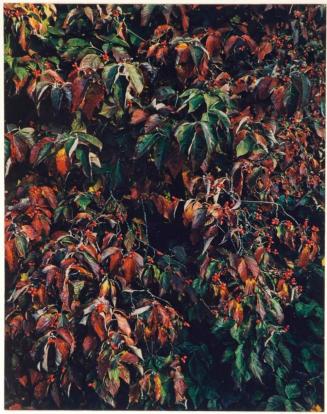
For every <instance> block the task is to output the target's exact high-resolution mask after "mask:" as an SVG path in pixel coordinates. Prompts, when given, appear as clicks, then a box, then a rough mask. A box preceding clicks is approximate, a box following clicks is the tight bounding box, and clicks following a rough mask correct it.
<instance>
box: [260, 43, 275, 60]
mask: <svg viewBox="0 0 327 414" xmlns="http://www.w3.org/2000/svg"><path fill="white" fill-rule="evenodd" d="M271 51H272V44H271V42H263V43H261V45H260V46H259V47H258V60H259V62H262V61H263V60H264V59H265V57H266V55H269V53H271Z"/></svg>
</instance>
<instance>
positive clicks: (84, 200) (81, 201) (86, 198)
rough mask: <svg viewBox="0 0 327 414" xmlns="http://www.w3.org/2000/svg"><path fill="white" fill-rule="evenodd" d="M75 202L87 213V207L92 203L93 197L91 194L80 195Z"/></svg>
mask: <svg viewBox="0 0 327 414" xmlns="http://www.w3.org/2000/svg"><path fill="white" fill-rule="evenodd" d="M74 201H75V202H76V204H77V205H78V207H80V208H81V209H82V210H84V211H85V210H86V209H87V207H88V206H89V205H90V204H91V203H92V196H91V195H90V194H81V195H78V196H77V197H76V198H75V200H74Z"/></svg>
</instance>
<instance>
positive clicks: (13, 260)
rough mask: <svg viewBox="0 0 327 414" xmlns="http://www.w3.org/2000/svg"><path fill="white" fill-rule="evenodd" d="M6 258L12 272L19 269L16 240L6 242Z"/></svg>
mask: <svg viewBox="0 0 327 414" xmlns="http://www.w3.org/2000/svg"><path fill="white" fill-rule="evenodd" d="M5 257H6V262H7V265H8V268H9V271H10V272H14V271H15V270H16V269H17V265H18V263H17V251H16V244H15V239H11V240H7V241H6V242H5Z"/></svg>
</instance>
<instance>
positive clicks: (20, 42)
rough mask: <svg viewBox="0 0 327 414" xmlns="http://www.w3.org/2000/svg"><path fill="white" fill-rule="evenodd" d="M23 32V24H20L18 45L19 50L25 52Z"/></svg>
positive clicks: (25, 45)
mask: <svg viewBox="0 0 327 414" xmlns="http://www.w3.org/2000/svg"><path fill="white" fill-rule="evenodd" d="M25 30H26V28H25V23H24V22H21V24H20V27H19V40H18V43H19V44H20V46H21V48H22V49H23V50H24V51H26V50H27V43H26V34H25Z"/></svg>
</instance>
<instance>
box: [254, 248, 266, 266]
mask: <svg viewBox="0 0 327 414" xmlns="http://www.w3.org/2000/svg"><path fill="white" fill-rule="evenodd" d="M265 252H266V249H265V248H264V246H259V247H258V248H257V250H256V251H255V253H254V257H255V260H256V261H257V262H258V263H260V262H261V260H262V258H263V255H264V254H265Z"/></svg>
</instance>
